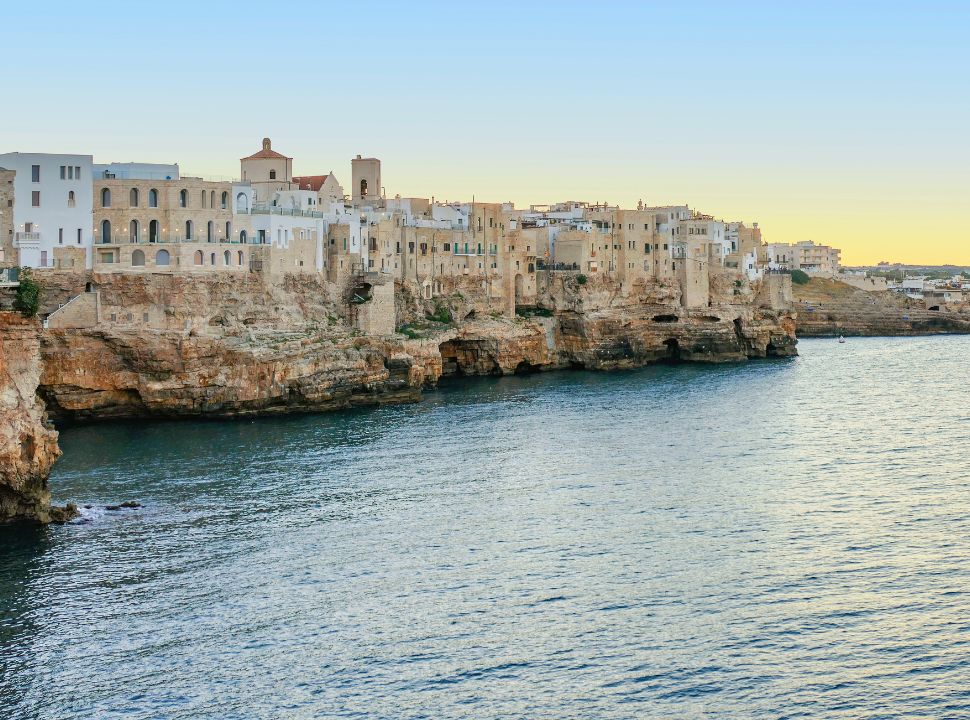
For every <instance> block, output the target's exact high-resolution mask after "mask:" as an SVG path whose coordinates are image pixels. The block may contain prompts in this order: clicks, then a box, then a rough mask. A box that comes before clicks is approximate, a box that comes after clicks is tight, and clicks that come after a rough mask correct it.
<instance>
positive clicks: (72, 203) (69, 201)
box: [67, 190, 77, 207]
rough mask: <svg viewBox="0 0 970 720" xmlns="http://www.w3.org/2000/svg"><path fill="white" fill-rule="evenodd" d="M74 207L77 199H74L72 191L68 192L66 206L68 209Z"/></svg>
mask: <svg viewBox="0 0 970 720" xmlns="http://www.w3.org/2000/svg"><path fill="white" fill-rule="evenodd" d="M75 205H77V199H76V197H75V195H74V191H73V190H70V191H69V192H68V193H67V206H68V207H74V206H75Z"/></svg>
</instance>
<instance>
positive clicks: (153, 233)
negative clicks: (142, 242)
mask: <svg viewBox="0 0 970 720" xmlns="http://www.w3.org/2000/svg"><path fill="white" fill-rule="evenodd" d="M158 240H159V237H158V220H152V221H151V222H150V223H148V242H151V243H153V242H158Z"/></svg>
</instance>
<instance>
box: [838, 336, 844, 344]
mask: <svg viewBox="0 0 970 720" xmlns="http://www.w3.org/2000/svg"><path fill="white" fill-rule="evenodd" d="M839 342H840V343H844V342H845V337H844V336H842V335H839Z"/></svg>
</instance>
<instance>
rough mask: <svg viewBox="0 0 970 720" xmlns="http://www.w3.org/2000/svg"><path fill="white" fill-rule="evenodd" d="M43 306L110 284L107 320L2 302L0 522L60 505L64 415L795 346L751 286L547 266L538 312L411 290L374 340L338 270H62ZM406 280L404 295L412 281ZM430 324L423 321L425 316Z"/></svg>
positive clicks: (237, 407) (788, 350) (285, 404)
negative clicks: (622, 278) (57, 489)
mask: <svg viewBox="0 0 970 720" xmlns="http://www.w3.org/2000/svg"><path fill="white" fill-rule="evenodd" d="M55 282H56V283H57V284H56V285H52V286H51V287H50V288H49V294H48V296H47V297H48V302H49V303H51V304H52V307H51V308H48V311H50V310H52V309H53V308H56V307H57V304H60V303H62V302H66V300H67V299H69V298H70V297H71V296H72V294H76V293H79V292H83V291H84V289H85V287H88V288H90V287H91V286H89V285H88V283H89V282H94V284H95V285H94V287H95V288H96V289H97V292H98V293H99V295H98V298H99V308H100V310H99V312H100V313H101V315H100V321H99V322H98V323H97V324H96V325H93V326H91V327H83V328H51V329H46V330H43V331H41V330H40V329H39V327H38V325H37V324H36V323H33V322H27V321H25V320H23V319H22V318H20V317H19V316H15V315H13V314H11V313H0V318H2V319H0V337H2V340H3V342H2V344H0V409H2V410H3V413H4V420H6V418H8V417H9V418H10V422H4V423H0V518H13V517H24V518H34V519H39V520H42V521H46V520H50V519H58V518H60V519H63V518H65V517H67V515H65V514H60V515H58V514H57V513H56V512H55V513H53V514H52V511H50V510H49V509H48V507H49V493H48V490H47V484H46V478H47V474H48V472H49V470H50V467H51V464H52V463H53V462H54V460H55V459H56V457H57V456H58V454H59V451H58V449H57V443H56V438H57V434H56V432H54V431H53V430H52V429H51V428H50V427H48V426H47V424H46V420H45V414H44V403H42V402H40V401H39V400H38V395H39V396H40V398H42V399H43V400H44V402H45V403H46V408H47V411H48V412H49V413H50V416H51V417H52V418H54V419H56V420H63V421H85V420H101V419H116V418H130V417H179V416H237V415H254V414H272V413H285V412H305V411H322V410H333V409H340V408H347V407H352V406H358V405H369V404H376V403H387V402H403V401H410V400H416V399H418V398H419V397H420V393H421V389H422V388H424V387H431V386H434V385H435V384H436V383H437V382H438V380H439V379H440V378H441V377H443V376H449V375H506V374H512V373H519V372H531V371H536V370H551V369H558V368H577V367H578V368H589V369H600V370H607V369H614V368H632V367H638V366H641V365H645V364H648V363H652V362H658V361H701V362H725V361H741V360H745V359H748V358H757V357H770V356H784V355H793V354H795V328H794V320H793V318H792V316H790V315H789V314H787V313H785V312H777V311H772V310H769V309H764V308H759V307H758V304H757V302H756V301H755V300H754V299H753V298H754V297H755V290H756V288H751V287H748V286H744V287H741V288H738V287H736V286H734V285H730V286H727V285H726V286H725V288H724V289H723V292H720V293H719V294H717V295H715V297H714V300H713V301H712V305H711V307H708V308H704V309H700V310H690V311H688V310H685V309H683V308H681V307H680V304H679V290H678V288H677V286H676V284H662V283H655V284H645V285H639V286H634V287H623V286H621V285H616V284H613V283H611V282H610V281H608V280H607V279H603V278H591V279H589V280H588V281H587V282H586V283H579V282H578V281H577V280H576V278H575V277H571V278H570V277H564V278H551V279H548V280H547V282H546V284H545V286H544V287H543V289H542V293H541V300H540V306H539V307H537V308H535V309H533V310H532V311H530V312H526V313H525V314H526V315H527V316H528V317H513V318H508V317H502V316H501V315H500V314H498V313H495V312H494V310H493V309H492V308H491V307H490V305H489V304H488V302H487V301H481V300H480V299H476V298H475V297H474V294H473V290H474V288H473V287H469V288H463V289H462V292H461V293H456V297H455V298H447V297H445V298H437V299H435V300H434V301H433V307H434V309H435V311H436V312H437V311H439V310H440V309H441V308H442V307H445V306H447V307H448V308H449V309H450V311H451V316H452V317H453V318H460V320H459V321H458V322H453V323H443V322H437V321H433V320H430V319H429V320H428V321H427V322H423V321H422V316H423V315H426V314H435V313H431V306H429V307H427V308H425V307H423V306H422V301H421V300H419V299H417V298H414V297H411V298H410V299H406V300H404V301H403V302H399V304H400V305H407V306H408V307H409V308H410V309H409V311H408V319H409V322H411V323H414V325H413V328H417V329H416V330H415V329H413V328H409V330H408V333H407V334H408V336H409V337H407V338H406V337H405V336H404V335H391V336H385V337H371V336H362V335H360V334H359V333H358V332H357V331H356V330H354V329H352V328H351V326H350V325H349V324H348V323H347V321H346V312H345V311H344V310H343V309H342V308H341V305H340V302H339V295H338V294H336V293H335V292H334V289H333V288H332V287H330V286H328V285H327V284H326V283H322V282H319V281H316V280H313V279H306V278H285V279H283V280H281V281H280V282H279V283H278V284H274V285H268V284H264V283H263V282H262V281H261V280H254V279H253V278H249V277H243V278H232V277H192V276H169V275H154V276H153V275H121V274H118V275H103V276H97V275H96V276H93V277H92V276H84V275H78V276H76V277H75V276H67V275H58V276H56V278H55ZM404 292H406V291H404ZM422 323H423V324H422Z"/></svg>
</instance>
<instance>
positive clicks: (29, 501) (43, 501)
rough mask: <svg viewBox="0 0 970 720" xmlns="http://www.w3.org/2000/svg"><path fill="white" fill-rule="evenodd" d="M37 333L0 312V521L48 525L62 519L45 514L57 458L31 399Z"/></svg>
mask: <svg viewBox="0 0 970 720" xmlns="http://www.w3.org/2000/svg"><path fill="white" fill-rule="evenodd" d="M39 330H40V326H39V324H38V323H37V322H36V321H33V320H25V319H24V318H23V317H21V316H20V315H19V314H16V313H10V312H0V418H2V422H0V522H9V521H15V520H26V521H39V522H49V521H51V520H58V519H65V518H66V515H67V513H66V512H65V511H63V510H60V509H57V508H55V509H53V510H52V509H51V507H50V491H49V490H48V488H47V476H48V474H49V473H50V469H51V466H52V465H53V464H54V461H55V460H56V459H57V458H58V456H59V455H60V454H61V453H60V450H59V449H58V447H57V432H56V431H55V430H53V429H52V428H51V427H50V426H49V424H48V423H47V418H46V416H45V413H44V405H43V403H42V402H41V401H40V400H39V399H38V397H37V385H38V381H39V379H40V371H41V365H40V342H39Z"/></svg>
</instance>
